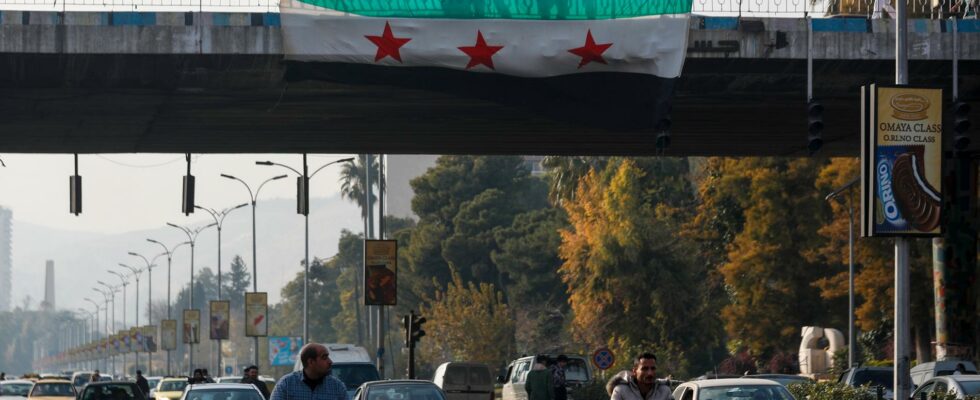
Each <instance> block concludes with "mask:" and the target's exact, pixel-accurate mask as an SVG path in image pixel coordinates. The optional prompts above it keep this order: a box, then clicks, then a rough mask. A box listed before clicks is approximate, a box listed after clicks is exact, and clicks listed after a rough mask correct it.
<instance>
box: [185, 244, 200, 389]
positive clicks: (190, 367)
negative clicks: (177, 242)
mask: <svg viewBox="0 0 980 400" xmlns="http://www.w3.org/2000/svg"><path fill="white" fill-rule="evenodd" d="M188 236H190V235H188ZM195 239H197V237H196V236H195V237H193V238H191V295H190V307H187V308H190V309H193V308H194V242H195V241H196V240H195ZM198 315H200V314H198ZM198 327H200V325H198ZM198 332H200V328H198ZM189 342H190V343H188V344H187V349H188V350H187V351H188V356H187V373H190V372H191V371H193V370H194V335H193V332H192V333H191V340H189Z"/></svg>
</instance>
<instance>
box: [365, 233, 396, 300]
mask: <svg viewBox="0 0 980 400" xmlns="http://www.w3.org/2000/svg"><path fill="white" fill-rule="evenodd" d="M364 277H365V278H364V304H365V305H369V306H393V305H396V304H397V303H398V242H397V241H395V240H365V241H364Z"/></svg>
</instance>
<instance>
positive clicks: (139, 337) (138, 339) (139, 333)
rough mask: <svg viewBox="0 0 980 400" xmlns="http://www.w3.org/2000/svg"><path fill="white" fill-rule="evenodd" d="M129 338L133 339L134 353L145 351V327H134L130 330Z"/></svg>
mask: <svg viewBox="0 0 980 400" xmlns="http://www.w3.org/2000/svg"><path fill="white" fill-rule="evenodd" d="M129 336H130V338H131V339H132V342H131V343H132V346H133V352H135V353H139V352H141V351H143V327H140V326H134V327H132V328H129Z"/></svg>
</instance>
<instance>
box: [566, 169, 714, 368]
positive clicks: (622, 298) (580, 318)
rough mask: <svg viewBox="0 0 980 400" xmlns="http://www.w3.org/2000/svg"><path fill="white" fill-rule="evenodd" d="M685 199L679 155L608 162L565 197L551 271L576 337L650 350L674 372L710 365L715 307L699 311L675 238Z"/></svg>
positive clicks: (696, 268) (687, 257) (693, 269)
mask: <svg viewBox="0 0 980 400" xmlns="http://www.w3.org/2000/svg"><path fill="white" fill-rule="evenodd" d="M692 203H693V191H692V188H691V185H690V181H689V180H688V178H687V162H686V160H683V159H667V158H661V159H636V160H633V159H613V160H610V162H609V165H608V166H607V167H606V168H605V169H603V170H602V171H595V170H593V171H591V172H590V173H588V174H587V175H586V176H585V177H583V178H582V179H581V180H580V181H579V186H578V189H577V190H576V195H575V196H574V198H572V199H569V200H568V201H566V202H565V203H564V208H565V210H566V212H567V213H568V219H569V223H570V227H569V228H568V229H565V230H563V231H562V232H561V235H562V244H561V247H560V250H559V254H560V255H561V258H562V260H563V264H562V266H561V268H560V269H559V273H560V274H561V276H562V279H563V281H564V282H565V284H566V285H567V287H568V292H569V304H570V305H571V308H572V311H573V313H574V317H573V320H572V331H573V333H575V335H576V336H577V337H578V338H579V339H580V340H581V341H582V342H584V343H585V344H588V345H591V346H596V345H608V346H609V347H610V348H611V349H613V350H614V351H615V352H616V353H617V354H624V355H625V356H624V357H623V358H624V359H628V358H629V357H630V356H631V355H633V354H636V353H637V352H639V351H641V350H649V351H655V352H656V353H657V354H658V359H659V362H660V365H661V369H662V370H665V371H669V372H670V373H674V374H677V375H681V376H686V375H692V374H693V373H694V372H695V371H697V372H698V373H700V372H701V371H704V369H707V368H710V365H708V364H709V363H710V361H709V360H710V359H711V358H712V352H713V351H714V350H715V349H717V348H718V346H719V344H720V340H719V337H720V324H718V321H717V319H716V316H715V315H716V314H717V310H707V309H705V308H704V304H705V302H704V301H703V298H702V296H703V294H704V283H705V282H704V281H703V280H702V279H701V276H702V274H703V273H704V269H703V264H699V263H695V262H694V260H693V259H692V258H691V254H693V253H692V251H691V243H690V242H689V241H687V240H685V239H684V238H683V237H681V236H679V235H677V234H676V232H677V231H679V230H680V228H681V225H682V224H683V221H684V220H685V219H686V218H688V217H689V216H688V215H686V214H685V213H686V210H689V209H690V205H691V204H692ZM718 361H720V359H719V360H718Z"/></svg>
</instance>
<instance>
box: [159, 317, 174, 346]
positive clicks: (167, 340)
mask: <svg viewBox="0 0 980 400" xmlns="http://www.w3.org/2000/svg"><path fill="white" fill-rule="evenodd" d="M160 346H161V347H162V348H163V349H164V350H177V320H175V319H165V320H162V321H160Z"/></svg>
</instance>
